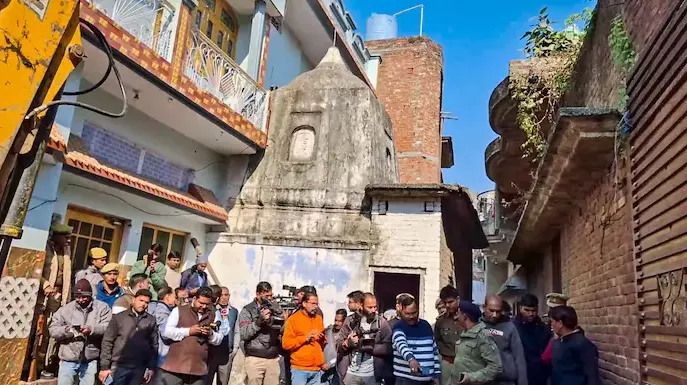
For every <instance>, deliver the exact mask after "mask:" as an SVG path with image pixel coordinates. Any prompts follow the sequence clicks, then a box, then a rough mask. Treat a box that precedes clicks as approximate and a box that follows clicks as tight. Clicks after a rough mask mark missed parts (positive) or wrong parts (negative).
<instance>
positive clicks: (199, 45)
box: [185, 28, 267, 131]
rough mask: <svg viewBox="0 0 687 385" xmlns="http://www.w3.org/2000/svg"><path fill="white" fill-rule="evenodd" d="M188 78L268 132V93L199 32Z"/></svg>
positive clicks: (195, 34)
mask: <svg viewBox="0 0 687 385" xmlns="http://www.w3.org/2000/svg"><path fill="white" fill-rule="evenodd" d="M191 35H192V46H191V48H190V50H189V52H188V56H187V60H186V69H185V75H186V76H187V77H188V78H189V79H191V81H193V82H194V83H195V84H196V85H197V86H198V87H199V88H200V89H202V90H205V91H207V92H209V93H211V94H213V95H214V96H215V97H217V98H218V99H220V100H221V101H222V102H223V103H224V104H226V105H227V106H229V107H231V108H232V109H233V110H234V111H236V112H238V113H240V114H241V115H243V117H244V118H246V119H247V120H248V121H250V122H251V123H253V125H254V126H255V127H257V128H258V129H260V130H263V131H264V130H265V124H266V122H265V120H266V115H267V93H266V92H265V90H264V89H263V88H262V87H260V86H259V85H258V84H257V83H256V82H255V81H254V80H253V79H252V78H251V77H250V76H249V75H248V74H247V73H245V72H244V71H243V70H242V69H241V67H239V65H238V64H236V62H234V61H233V60H232V59H231V58H230V57H229V56H228V55H227V54H226V53H224V52H222V50H220V49H219V48H218V47H217V46H216V45H215V44H214V43H213V42H212V41H211V40H210V39H208V38H207V37H206V36H205V35H203V34H202V33H201V32H200V31H198V30H197V29H195V28H194V29H193V30H192V33H191Z"/></svg>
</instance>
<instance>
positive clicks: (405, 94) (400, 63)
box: [366, 37, 443, 183]
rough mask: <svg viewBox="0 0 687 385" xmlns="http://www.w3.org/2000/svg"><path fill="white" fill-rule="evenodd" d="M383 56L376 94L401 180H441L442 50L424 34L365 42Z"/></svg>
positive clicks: (371, 49) (373, 50)
mask: <svg viewBox="0 0 687 385" xmlns="http://www.w3.org/2000/svg"><path fill="white" fill-rule="evenodd" d="M366 45H367V47H368V49H369V50H370V52H373V53H374V54H378V55H381V56H382V63H381V65H380V68H379V74H378V77H377V95H378V97H379V99H380V100H381V101H382V103H384V106H385V107H386V111H387V112H388V113H389V116H390V117H391V121H392V122H393V126H394V141H395V145H396V154H397V157H398V164H399V169H400V172H401V182H402V183H439V182H440V181H441V124H440V112H441V100H442V83H443V52H442V49H441V47H440V46H439V45H438V44H436V43H434V42H432V41H431V40H430V39H428V38H426V37H412V38H398V39H389V40H374V41H368V42H366Z"/></svg>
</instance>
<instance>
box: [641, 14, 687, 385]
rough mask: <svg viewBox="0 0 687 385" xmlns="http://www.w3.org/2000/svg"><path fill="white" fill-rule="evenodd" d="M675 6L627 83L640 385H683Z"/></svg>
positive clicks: (683, 71)
mask: <svg viewBox="0 0 687 385" xmlns="http://www.w3.org/2000/svg"><path fill="white" fill-rule="evenodd" d="M679 3H680V4H678V6H677V7H675V8H674V9H673V10H672V12H671V13H670V14H669V15H668V20H666V22H665V24H664V25H663V26H662V27H661V28H659V30H658V31H657V33H656V36H655V38H654V39H653V41H652V42H651V43H650V44H649V45H648V46H647V49H646V50H645V52H644V53H643V54H642V56H641V57H640V59H639V61H638V63H637V67H636V69H635V72H634V73H633V75H632V77H631V79H630V82H629V84H628V93H629V96H630V104H629V110H630V116H631V119H630V122H631V124H632V134H631V137H630V145H631V149H630V159H631V181H632V214H633V232H634V254H635V261H636V265H635V266H636V271H637V273H636V279H637V295H638V302H639V317H640V318H639V320H640V330H639V336H640V337H639V348H640V354H639V356H640V357H639V358H640V362H641V365H642V366H641V368H642V373H641V374H642V383H644V384H685V383H687V119H686V117H687V55H685V52H687V38H685V37H686V36H687V3H685V2H679Z"/></svg>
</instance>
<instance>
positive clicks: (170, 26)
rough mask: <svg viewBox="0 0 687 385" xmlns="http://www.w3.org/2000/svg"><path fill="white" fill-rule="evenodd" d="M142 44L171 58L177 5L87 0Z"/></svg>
mask: <svg viewBox="0 0 687 385" xmlns="http://www.w3.org/2000/svg"><path fill="white" fill-rule="evenodd" d="M87 2H88V3H90V4H91V5H92V6H93V7H94V8H95V9H97V10H98V11H100V12H101V13H103V14H104V15H106V16H107V17H109V18H110V19H112V21H114V22H115V23H117V24H119V26H120V27H121V28H122V29H124V30H125V31H127V32H128V33H130V34H131V35H132V36H133V37H134V38H136V39H137V40H138V41H140V42H141V43H143V44H145V45H146V46H148V48H150V49H152V50H153V51H154V52H155V53H156V54H158V55H159V56H160V57H162V58H163V59H165V60H167V61H168V62H171V61H172V51H173V47H174V32H175V31H176V24H177V19H178V15H177V14H178V5H179V4H173V3H171V2H167V1H165V2H164V3H163V2H160V1H158V0H87Z"/></svg>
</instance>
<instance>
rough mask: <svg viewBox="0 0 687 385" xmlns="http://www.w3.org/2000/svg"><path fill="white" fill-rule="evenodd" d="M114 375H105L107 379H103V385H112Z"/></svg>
mask: <svg viewBox="0 0 687 385" xmlns="http://www.w3.org/2000/svg"><path fill="white" fill-rule="evenodd" d="M112 382H113V380H112V375H111V374H108V375H107V377H105V381H103V385H112Z"/></svg>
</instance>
